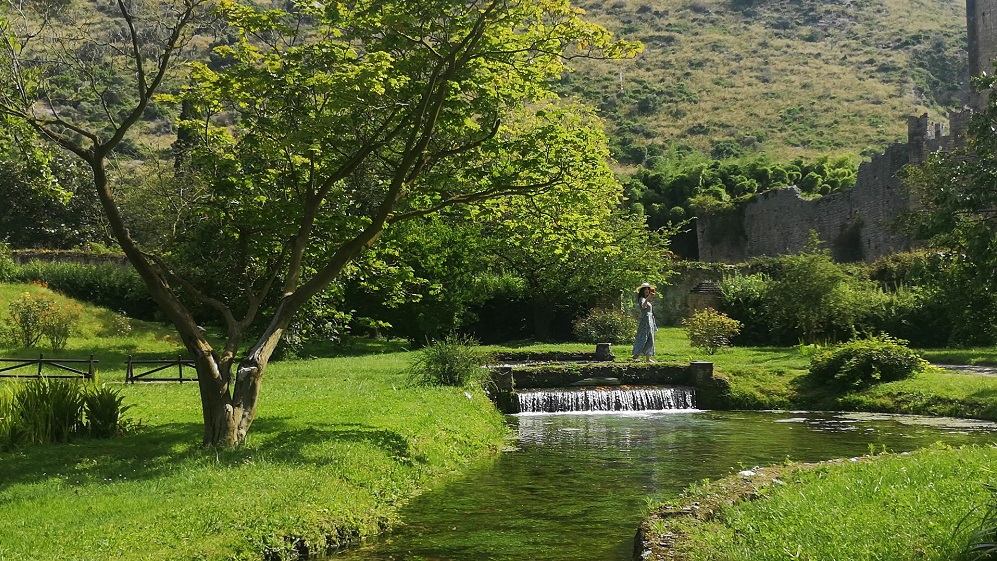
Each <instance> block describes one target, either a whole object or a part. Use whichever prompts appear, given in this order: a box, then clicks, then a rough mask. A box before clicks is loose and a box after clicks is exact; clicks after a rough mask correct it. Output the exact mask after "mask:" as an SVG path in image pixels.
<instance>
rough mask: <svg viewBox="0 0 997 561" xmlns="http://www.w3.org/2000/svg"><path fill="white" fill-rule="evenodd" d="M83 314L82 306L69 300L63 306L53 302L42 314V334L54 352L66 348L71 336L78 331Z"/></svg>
mask: <svg viewBox="0 0 997 561" xmlns="http://www.w3.org/2000/svg"><path fill="white" fill-rule="evenodd" d="M82 313H83V307H82V306H80V305H79V304H76V303H73V302H70V301H68V300H67V301H65V302H63V303H62V304H59V303H57V302H52V305H51V306H49V307H48V309H47V310H45V312H44V313H43V314H42V333H43V334H44V335H45V338H46V339H48V342H49V345H50V346H51V347H52V350H53V351H61V350H62V349H65V348H66V343H67V342H68V341H69V336H70V335H72V333H73V331H75V330H76V326H77V325H78V324H79V322H80V316H81V315H82Z"/></svg>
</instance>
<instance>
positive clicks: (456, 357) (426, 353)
mask: <svg viewBox="0 0 997 561" xmlns="http://www.w3.org/2000/svg"><path fill="white" fill-rule="evenodd" d="M419 352H420V355H419V358H418V360H416V362H415V364H414V365H413V367H412V380H413V381H414V382H415V383H417V384H422V385H430V386H454V387H459V388H460V387H466V386H469V385H472V384H474V383H479V382H481V381H482V380H483V379H484V375H485V372H484V369H483V367H482V366H483V365H484V364H485V363H486V362H487V354H486V353H484V352H482V350H481V349H480V348H479V347H478V343H477V341H475V340H474V339H472V338H471V337H469V336H466V335H456V334H450V335H447V336H446V337H444V338H443V339H440V340H438V341H433V342H432V343H430V344H429V345H426V346H425V347H424V348H423V349H422V350H421V351H419Z"/></svg>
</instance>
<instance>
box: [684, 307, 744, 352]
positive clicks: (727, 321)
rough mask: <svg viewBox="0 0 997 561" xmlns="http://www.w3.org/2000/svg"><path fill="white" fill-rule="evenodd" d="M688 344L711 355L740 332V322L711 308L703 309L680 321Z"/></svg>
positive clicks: (726, 345) (727, 344)
mask: <svg viewBox="0 0 997 561" xmlns="http://www.w3.org/2000/svg"><path fill="white" fill-rule="evenodd" d="M682 325H683V326H685V332H686V335H688V336H689V343H690V344H691V345H692V346H693V347H696V348H697V349H702V350H704V351H706V354H709V355H712V354H714V353H716V352H717V351H718V350H720V349H721V348H723V347H729V346H730V341H731V339H733V338H734V337H736V336H737V334H738V333H740V332H741V322H739V321H737V320H736V319H733V318H730V317H727V314H725V313H723V312H718V311H716V310H714V309H713V308H705V309H703V310H699V311H698V312H696V313H694V314H692V316H690V317H688V318H686V319H684V320H682Z"/></svg>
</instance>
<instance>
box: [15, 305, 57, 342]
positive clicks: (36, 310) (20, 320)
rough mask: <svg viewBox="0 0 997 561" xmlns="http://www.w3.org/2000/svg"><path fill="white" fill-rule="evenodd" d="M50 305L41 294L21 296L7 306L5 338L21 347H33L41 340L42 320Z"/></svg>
mask: <svg viewBox="0 0 997 561" xmlns="http://www.w3.org/2000/svg"><path fill="white" fill-rule="evenodd" d="M52 304H53V303H52V301H51V300H49V299H48V298H46V297H45V296H44V295H41V294H32V293H30V292H25V293H23V294H21V297H20V298H18V299H17V300H14V301H13V302H11V303H10V304H9V305H8V306H7V310H8V311H9V312H10V326H9V327H8V328H7V337H8V338H9V339H11V340H12V341H13V342H14V343H15V344H17V345H20V346H22V347H25V348H29V347H34V346H35V344H37V343H38V341H39V339H41V338H42V335H43V333H44V332H43V331H42V329H43V328H42V318H43V316H44V315H45V312H46V311H47V310H48V309H49V307H51V306H52Z"/></svg>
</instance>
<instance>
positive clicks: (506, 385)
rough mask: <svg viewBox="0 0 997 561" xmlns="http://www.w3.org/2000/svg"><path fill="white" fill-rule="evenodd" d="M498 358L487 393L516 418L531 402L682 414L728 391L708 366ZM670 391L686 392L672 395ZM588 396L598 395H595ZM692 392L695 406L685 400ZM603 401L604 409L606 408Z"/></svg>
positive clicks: (716, 401) (540, 407) (547, 407)
mask: <svg viewBox="0 0 997 561" xmlns="http://www.w3.org/2000/svg"><path fill="white" fill-rule="evenodd" d="M545 358H548V359H551V358H554V357H545ZM501 359H502V360H503V361H504V362H506V363H505V364H493V365H490V366H489V369H490V370H491V378H492V382H493V384H491V391H490V394H491V396H492V399H493V400H494V401H495V403H496V405H497V406H498V407H499V409H501V410H502V411H503V412H505V413H520V412H521V407H522V405H521V403H536V404H537V405H531V410H534V411H554V410H557V409H556V407H557V406H556V405H552V403H553V402H556V401H562V402H565V403H569V402H571V403H573V402H578V401H585V402H589V403H592V402H596V403H598V406H597V407H594V408H593V409H595V410H620V409H634V408H636V409H639V408H648V409H651V408H665V409H670V408H677V409H682V408H689V407H693V406H694V407H699V408H707V409H708V408H716V407H717V406H719V405H721V404H723V403H724V402H725V401H726V399H727V397H728V395H729V390H730V385H729V383H728V382H727V380H726V378H723V377H722V376H715V375H714V373H713V363H712V362H691V363H688V364H685V363H669V362H660V363H659V362H655V363H646V362H612V361H611V360H601V361H591V359H590V360H589V361H586V360H582V361H567V360H560V361H558V360H547V361H545V362H542V363H538V362H531V361H529V360H523V359H522V358H520V357H514V356H503V357H501ZM509 363H512V364H509ZM675 387H680V388H686V389H691V390H692V391H691V392H682V391H675V390H674V388H675ZM542 390H550V391H547V392H544V391H542ZM551 391H556V393H558V394H560V395H558V396H556V397H554V396H552V395H550V394H551ZM592 392H602V393H601V394H599V395H595V394H592ZM693 393H694V394H695V403H692V402H691V401H690V400H691V399H692V398H691V395H692V394H693ZM520 394H523V395H520ZM624 394H626V395H624ZM628 400H629V401H633V402H635V405H629V404H627V403H626V402H627V401H628ZM607 402H608V403H609V405H606V403H607ZM614 403H615V404H616V405H613V404H614ZM644 403H648V404H652V405H650V406H647V405H643V404H644ZM571 410H577V409H571Z"/></svg>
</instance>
